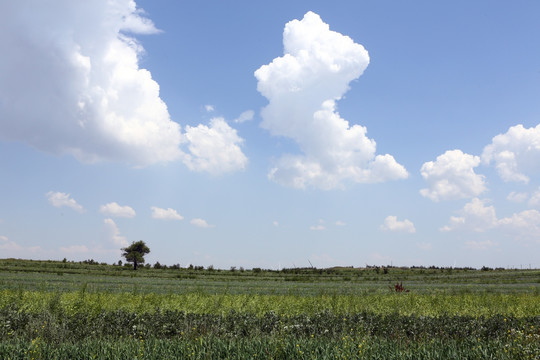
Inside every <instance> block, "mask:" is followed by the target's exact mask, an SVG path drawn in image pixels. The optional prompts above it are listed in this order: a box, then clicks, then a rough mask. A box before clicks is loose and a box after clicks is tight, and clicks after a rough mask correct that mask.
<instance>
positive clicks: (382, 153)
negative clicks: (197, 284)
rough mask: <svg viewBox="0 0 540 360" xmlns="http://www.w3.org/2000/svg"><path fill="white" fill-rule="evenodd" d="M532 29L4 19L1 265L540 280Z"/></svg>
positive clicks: (437, 18) (55, 16)
mask: <svg viewBox="0 0 540 360" xmlns="http://www.w3.org/2000/svg"><path fill="white" fill-rule="evenodd" d="M539 14H540V3H539V2H538V1H536V0H523V1H519V2H511V3H509V2H506V1H493V0H479V1H474V2H471V1H465V0H457V1H452V2H442V1H441V2H434V1H427V0H426V1H420V0H413V1H408V2H403V1H384V2H383V1H367V0H362V1H340V2H333V3H332V2H327V1H304V0H299V1H293V2H291V1H281V0H279V1H274V2H271V3H262V2H254V1H235V2H233V3H230V2H221V1H209V0H202V1H197V2H188V1H181V2H180V1H173V0H159V1H155V0H154V1H150V0H138V1H132V0H95V1H90V2H89V1H83V0H75V1H74V0H55V1H41V0H21V1H12V2H8V1H3V2H0V20H1V21H0V47H1V48H2V51H1V54H2V55H0V258H24V259H59V260H61V259H63V258H67V259H68V260H75V261H81V260H85V259H94V260H96V261H99V262H107V263H113V262H117V261H118V260H120V259H121V252H120V249H121V248H122V247H125V246H127V245H129V244H130V243H131V242H133V241H138V240H144V241H145V242H146V244H147V245H148V246H149V248H150V250H151V252H150V254H148V255H147V256H146V261H147V263H150V264H154V263H155V262H156V261H159V262H160V263H161V264H170V265H172V264H180V265H181V266H188V265H189V264H193V265H199V266H200V265H202V266H209V265H212V266H214V267H216V268H224V269H228V268H230V267H231V266H236V267H237V268H238V267H244V268H252V267H262V268H267V269H280V268H287V267H306V266H311V264H312V265H313V266H315V267H318V268H324V267H331V266H355V267H363V266H365V265H366V264H367V265H393V266H431V265H435V266H444V267H451V266H453V267H466V266H468V267H477V268H479V267H482V266H490V267H510V268H521V267H523V268H528V267H535V268H539V267H540V256H539V254H540V42H539V41H538V35H539V34H540V22H538V15H539Z"/></svg>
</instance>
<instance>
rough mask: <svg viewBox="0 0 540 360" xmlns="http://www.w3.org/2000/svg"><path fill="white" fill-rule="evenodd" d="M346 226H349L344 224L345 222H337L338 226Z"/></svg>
mask: <svg viewBox="0 0 540 360" xmlns="http://www.w3.org/2000/svg"><path fill="white" fill-rule="evenodd" d="M345 225H347V224H346V223H344V222H343V221H341V220H338V221H336V226H345Z"/></svg>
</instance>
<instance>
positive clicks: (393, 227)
mask: <svg viewBox="0 0 540 360" xmlns="http://www.w3.org/2000/svg"><path fill="white" fill-rule="evenodd" d="M380 229H381V230H383V231H395V232H406V233H410V234H413V233H415V232H416V229H415V227H414V224H413V223H412V222H411V221H410V220H407V219H405V220H403V221H398V219H397V217H396V216H392V215H390V216H387V217H386V219H384V224H382V225H381V226H380Z"/></svg>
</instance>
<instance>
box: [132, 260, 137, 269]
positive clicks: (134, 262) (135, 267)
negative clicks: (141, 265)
mask: <svg viewBox="0 0 540 360" xmlns="http://www.w3.org/2000/svg"><path fill="white" fill-rule="evenodd" d="M133 270H137V260H134V261H133Z"/></svg>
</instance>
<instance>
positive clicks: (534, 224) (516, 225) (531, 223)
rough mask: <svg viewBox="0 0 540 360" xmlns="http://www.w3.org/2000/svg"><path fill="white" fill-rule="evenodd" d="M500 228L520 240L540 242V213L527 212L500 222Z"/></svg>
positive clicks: (513, 215)
mask: <svg viewBox="0 0 540 360" xmlns="http://www.w3.org/2000/svg"><path fill="white" fill-rule="evenodd" d="M498 225H499V228H500V229H501V230H502V231H505V232H506V233H508V234H510V235H511V236H513V237H514V238H516V239H519V240H528V241H530V240H532V241H536V242H540V212H538V210H534V209H533V210H525V211H522V212H520V213H517V214H512V216H510V217H505V218H502V219H500V220H499V222H498Z"/></svg>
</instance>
